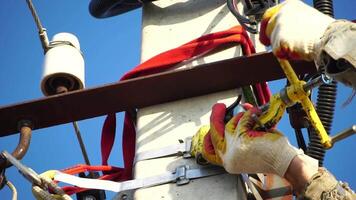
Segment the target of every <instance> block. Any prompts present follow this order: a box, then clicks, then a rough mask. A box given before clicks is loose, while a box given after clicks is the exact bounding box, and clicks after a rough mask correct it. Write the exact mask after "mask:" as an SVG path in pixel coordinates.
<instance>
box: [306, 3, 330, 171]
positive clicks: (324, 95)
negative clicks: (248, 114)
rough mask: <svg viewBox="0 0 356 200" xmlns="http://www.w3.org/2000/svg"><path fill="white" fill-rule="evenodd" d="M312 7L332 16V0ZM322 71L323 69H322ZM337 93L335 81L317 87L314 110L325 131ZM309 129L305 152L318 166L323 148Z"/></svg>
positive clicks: (322, 155) (328, 130)
mask: <svg viewBox="0 0 356 200" xmlns="http://www.w3.org/2000/svg"><path fill="white" fill-rule="evenodd" d="M313 3H314V7H315V8H316V9H318V10H319V11H320V12H322V13H324V14H327V15H329V16H331V17H334V10H333V1H332V0H314V1H313ZM322 71H324V69H322ZM336 93H337V83H336V82H335V81H333V82H332V83H331V84H324V85H321V86H320V87H319V90H318V97H317V102H316V111H317V113H318V115H319V117H320V120H321V123H322V124H323V125H324V127H325V130H326V132H327V133H329V132H330V130H331V126H332V121H333V118H334V110H335V102H336ZM308 131H309V145H308V149H307V154H308V155H309V156H311V157H313V158H315V159H318V160H319V166H323V162H324V157H325V149H324V147H323V145H322V144H321V143H320V138H319V136H318V134H317V133H316V132H315V130H314V129H312V128H311V129H308Z"/></svg>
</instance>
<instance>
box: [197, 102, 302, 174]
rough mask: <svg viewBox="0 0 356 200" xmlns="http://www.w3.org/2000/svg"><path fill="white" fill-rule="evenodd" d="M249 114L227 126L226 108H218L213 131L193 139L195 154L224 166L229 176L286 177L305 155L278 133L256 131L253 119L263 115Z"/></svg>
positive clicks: (250, 110) (204, 130)
mask: <svg viewBox="0 0 356 200" xmlns="http://www.w3.org/2000/svg"><path fill="white" fill-rule="evenodd" d="M243 107H244V108H245V109H247V110H248V111H246V112H244V113H243V112H241V113H239V114H237V115H236V116H234V117H233V118H232V119H231V120H230V121H229V122H228V123H227V124H226V125H225V124H224V116H225V112H226V107H225V105H224V104H215V105H214V106H213V109H212V114H211V117H210V129H209V128H207V127H203V128H202V129H200V130H199V131H198V133H197V134H196V135H195V136H194V137H193V141H192V152H191V153H192V154H193V155H194V156H196V157H199V156H200V155H202V157H203V158H205V159H206V160H207V161H208V162H210V163H212V164H217V165H220V166H223V167H224V168H225V169H226V171H228V172H229V173H234V174H238V173H274V174H278V175H279V176H281V177H283V176H284V174H285V172H286V170H287V168H288V166H289V164H290V162H291V161H292V159H293V158H294V157H295V156H297V155H298V154H303V151H301V150H297V149H296V148H294V147H293V146H291V145H290V144H289V142H288V140H287V138H286V137H284V136H283V134H281V133H280V132H278V131H277V130H276V129H271V130H268V132H264V131H255V130H252V127H254V125H255V123H256V122H255V121H254V120H253V117H252V115H257V116H258V115H260V111H259V110H258V109H256V108H252V106H250V105H246V104H245V105H244V106H243Z"/></svg>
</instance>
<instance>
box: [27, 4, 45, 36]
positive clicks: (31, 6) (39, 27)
mask: <svg viewBox="0 0 356 200" xmlns="http://www.w3.org/2000/svg"><path fill="white" fill-rule="evenodd" d="M26 2H27V5H28V8H29V9H30V11H31V14H32V16H33V19H34V20H35V22H36V26H37V29H38V32H39V33H41V32H43V31H44V30H45V29H44V28H43V26H42V24H41V20H40V18H39V17H38V15H37V12H36V9H35V7H34V6H33V3H32V0H26Z"/></svg>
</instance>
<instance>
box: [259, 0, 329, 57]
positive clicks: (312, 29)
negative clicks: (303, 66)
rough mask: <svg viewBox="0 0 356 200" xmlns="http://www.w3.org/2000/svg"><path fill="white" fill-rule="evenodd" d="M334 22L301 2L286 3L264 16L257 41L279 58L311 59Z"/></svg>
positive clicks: (290, 0) (269, 10)
mask: <svg viewBox="0 0 356 200" xmlns="http://www.w3.org/2000/svg"><path fill="white" fill-rule="evenodd" d="M334 21H335V20H334V19H333V18H331V17H329V16H327V15H324V14H322V13H320V12H319V11H318V10H316V9H314V8H312V7H310V6H308V5H306V4H305V3H303V2H302V1H300V0H286V1H285V2H283V3H281V4H279V5H276V6H274V7H272V8H269V9H268V10H267V11H266V12H265V13H264V15H263V17H262V21H261V30H260V41H261V43H262V44H264V45H266V46H269V45H271V46H272V49H273V53H274V54H275V55H276V56H277V57H279V58H284V59H304V60H313V59H315V58H316V55H317V54H318V52H317V50H318V49H316V45H317V43H318V42H320V38H321V37H322V36H323V34H324V32H325V30H326V29H327V27H328V26H329V25H330V24H331V23H332V22H334Z"/></svg>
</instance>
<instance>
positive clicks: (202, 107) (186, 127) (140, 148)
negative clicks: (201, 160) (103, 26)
mask: <svg viewBox="0 0 356 200" xmlns="http://www.w3.org/2000/svg"><path fill="white" fill-rule="evenodd" d="M239 6H240V7H241V6H242V5H241V3H239ZM241 10H242V9H241ZM142 19H143V20H142V21H143V22H142V54H141V62H144V61H146V60H147V59H149V58H151V57H152V56H155V55H157V54H159V53H161V52H164V51H166V50H169V49H172V48H175V47H178V46H180V45H182V44H184V43H186V42H189V41H190V40H193V39H195V38H198V37H200V36H202V35H205V34H208V33H213V32H217V31H222V30H226V29H229V28H231V27H233V26H236V25H238V22H237V20H236V19H235V18H234V17H233V16H232V14H231V13H230V11H229V9H228V8H227V6H226V1H225V0H209V1H206V0H189V1H187V0H159V1H154V2H152V3H145V4H144V6H143V18H142ZM251 38H252V40H253V41H254V43H255V47H256V49H257V51H265V49H264V47H263V46H262V45H261V44H260V43H259V41H258V38H257V35H255V36H253V35H252V36H251ZM241 55H242V52H241V49H240V47H239V46H237V47H232V48H229V49H226V50H223V51H220V52H217V53H213V54H210V55H207V56H203V57H201V58H199V59H197V60H195V61H193V62H189V63H185V64H184V65H181V66H177V68H187V67H194V66H197V65H201V64H204V63H209V62H213V61H218V60H224V59H228V58H232V57H237V56H241ZM196 81H199V80H196ZM211 81H214V80H211ZM179 84H180V83H179V82H177V87H179ZM238 93H240V90H239V89H234V90H229V91H224V92H219V93H214V94H210V95H205V96H201V97H196V98H189V99H185V100H180V101H175V102H170V103H165V104H160V105H155V106H150V107H146V108H143V109H140V110H139V111H138V115H137V127H136V128H137V138H136V155H137V154H139V153H142V152H145V151H150V150H156V149H159V148H163V147H166V146H170V145H175V144H178V141H179V140H184V139H185V138H187V137H191V136H193V135H194V134H195V133H196V131H197V130H198V129H199V127H200V126H202V125H206V124H208V123H209V117H210V111H211V107H212V105H213V104H215V103H217V102H224V103H226V104H227V105H230V104H231V103H232V102H233V101H234V100H235V99H236V97H237V95H238ZM142 98H144V97H142ZM182 165H187V166H189V168H191V169H194V168H201V166H199V165H197V164H196V162H195V160H194V159H184V158H182V157H177V156H171V157H164V158H156V159H151V160H144V161H139V162H137V163H136V164H135V166H134V178H135V179H138V178H145V177H150V176H155V175H160V174H164V173H167V172H171V171H174V170H175V169H176V168H177V167H179V166H182ZM133 198H134V199H137V200H148V199H152V200H154V199H155V200H156V199H166V200H168V199H169V200H178V199H183V200H187V199H188V200H189V199H204V200H216V199H224V200H237V199H238V200H240V199H247V193H246V189H245V183H244V182H243V179H242V178H241V176H237V175H230V174H222V175H215V176H210V177H203V178H199V179H194V180H191V181H190V183H189V184H186V185H183V186H177V185H176V184H175V183H169V184H163V185H159V186H154V187H149V188H142V189H138V190H136V191H135V192H134V194H133ZM122 199H125V198H122ZM126 199H127V197H126Z"/></svg>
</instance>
